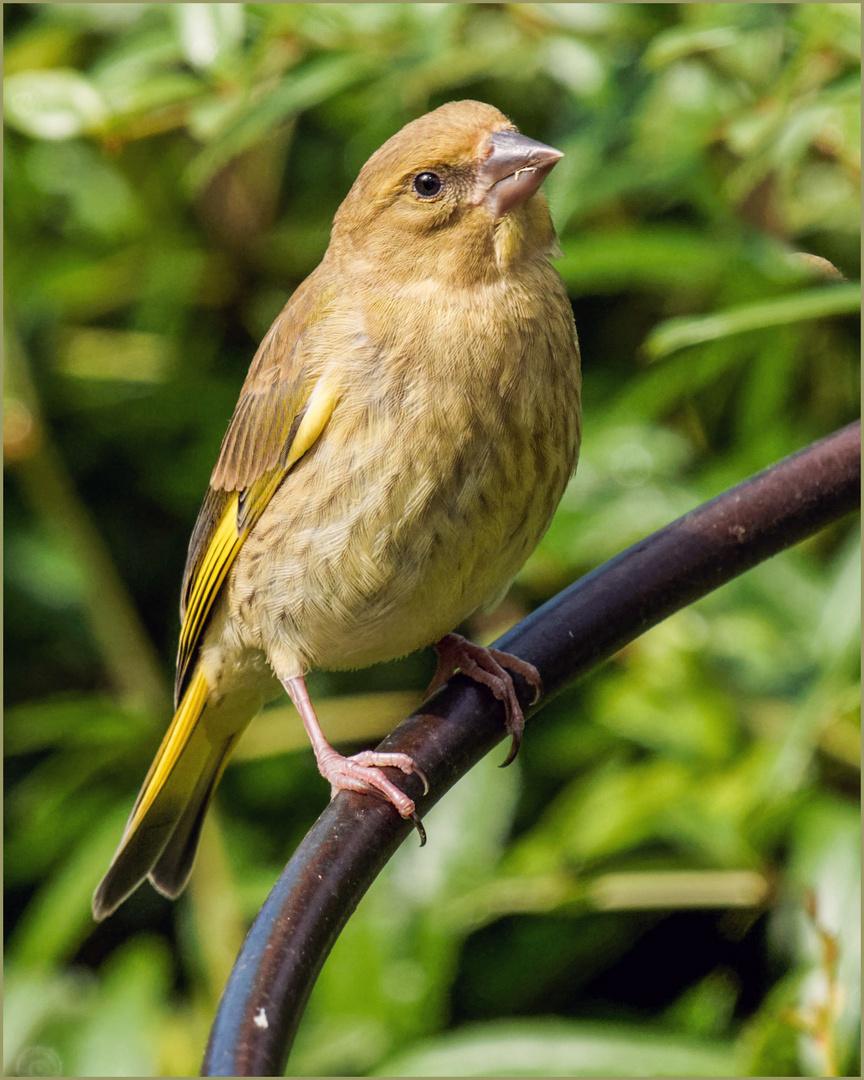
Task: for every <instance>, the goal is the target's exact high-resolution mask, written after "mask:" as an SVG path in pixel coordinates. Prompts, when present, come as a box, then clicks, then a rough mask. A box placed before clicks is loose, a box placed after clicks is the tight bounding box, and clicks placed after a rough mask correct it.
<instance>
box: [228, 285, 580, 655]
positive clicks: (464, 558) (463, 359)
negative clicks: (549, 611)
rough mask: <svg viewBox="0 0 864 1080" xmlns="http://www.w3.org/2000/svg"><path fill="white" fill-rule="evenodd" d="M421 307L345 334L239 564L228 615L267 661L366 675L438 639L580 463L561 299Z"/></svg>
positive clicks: (575, 365) (526, 540) (530, 532)
mask: <svg viewBox="0 0 864 1080" xmlns="http://www.w3.org/2000/svg"><path fill="white" fill-rule="evenodd" d="M556 277H557V275H556ZM562 293H563V289H562ZM564 301H565V304H566V296H565V297H564ZM426 307H427V309H429V310H427V311H426V313H425V314H423V313H421V312H420V311H417V312H416V315H415V317H414V318H413V319H409V320H408V322H407V324H405V323H403V333H402V335H401V337H399V339H398V340H397V341H393V340H386V335H384V337H385V340H384V341H383V342H381V343H380V344H378V346H377V347H376V348H374V349H370V348H369V347H368V342H369V337H366V340H365V344H364V345H363V347H361V346H360V340H359V339H360V337H361V336H363V335H359V336H358V346H357V348H356V350H353V352H354V355H352V356H349V357H345V358H343V364H344V367H343V369H342V372H341V385H342V392H341V396H340V398H339V402H338V404H337V406H336V408H335V409H334V412H333V414H332V416H331V418H330V420H329V422H328V424H327V427H326V428H325V430H324V432H323V434H322V436H321V438H320V439H319V440H318V442H317V443H316V444H315V446H314V447H313V448H312V450H311V451H310V452H309V453H308V454H307V455H306V456H305V457H304V458H303V459H301V461H300V462H299V463H298V465H297V466H296V467H295V469H294V470H292V472H291V473H290V474H289V475H288V477H287V478H286V480H285V481H284V482H283V484H282V485H281V487H280V488H279V490H278V491H277V493H276V495H275V496H274V497H273V499H272V500H271V503H270V505H269V506H268V507H267V509H266V510H265V511H264V513H263V514H262V516H261V518H260V520H259V522H258V523H257V525H256V526H255V528H254V530H253V532H252V533H251V534H250V536H249V538H248V540H247V541H246V544H245V545H244V547H243V549H242V550H241V553H240V555H239V556H238V559H237V563H236V565H235V568H234V571H233V573H232V578H231V581H230V588H229V592H230V604H231V608H232V614H233V616H234V617H235V618H236V619H237V620H238V625H242V626H243V627H244V628H245V632H246V633H247V635H248V638H249V643H250V644H255V645H256V646H257V647H261V648H263V649H264V650H265V652H268V654H270V655H271V659H272V657H273V656H274V655H278V656H281V657H287V656H289V655H294V656H296V658H297V666H299V667H302V668H304V669H305V668H306V667H310V666H315V667H324V668H352V667H362V666H365V665H366V664H369V663H373V662H376V661H378V660H385V659H390V658H393V657H396V656H400V655H404V654H406V653H408V652H411V651H413V650H414V649H416V648H419V647H421V646H423V645H428V644H430V643H432V642H433V641H435V640H437V639H438V638H440V637H442V636H443V635H444V634H445V633H447V632H448V631H450V630H452V629H454V627H455V626H456V625H457V624H458V623H459V622H461V621H462V620H463V619H465V618H466V617H467V616H468V615H469V614H470V613H471V612H472V611H474V610H476V609H477V608H478V607H480V606H482V605H484V604H486V603H488V602H489V601H490V600H491V599H493V598H494V597H495V596H496V595H498V594H499V593H500V592H501V589H502V587H504V586H505V585H506V583H507V582H508V581H509V580H510V579H511V578H512V577H513V576H514V575H515V573H516V572H517V571H518V570H519V568H520V567H521V566H522V564H523V563H524V561H525V559H526V558H527V557H528V555H529V554H530V553H531V551H532V550H533V548H534V546H535V545H536V544H537V542H538V541H539V539H540V537H541V536H542V534H543V532H544V531H545V529H546V527H547V526H548V524H549V521H550V520H551V517H552V514H553V513H554V510H555V507H556V506H557V504H558V501H559V500H560V497H561V494H562V493H563V490H564V487H565V485H566V483H567V480H568V479H569V477H570V475H571V474H572V471H573V469H574V468H575V463H576V455H577V453H578V445H579V433H580V418H579V360H578V351H577V348H576V345H575V337H574V331H573V323H572V315H571V314H570V309H569V304H566V307H562V306H561V305H560V304H557V305H553V308H552V310H551V311H545V312H543V313H542V317H538V315H537V313H535V312H532V311H530V310H527V309H526V307H525V305H522V308H521V309H520V306H519V304H518V303H517V304H516V305H515V317H514V311H513V310H511V311H510V313H509V316H508V320H507V321H506V322H505V321H502V320H501V319H500V318H499V320H498V321H497V322H496V320H495V319H494V318H490V316H489V312H488V311H487V310H485V309H483V311H482V314H481V315H480V316H479V317H473V318H472V317H469V315H470V311H471V307H470V305H469V306H468V308H467V310H468V312H469V315H466V312H465V310H462V312H461V315H460V316H459V317H458V318H456V316H455V315H454V314H453V311H452V306H451V310H450V311H449V316H450V317H451V319H453V318H455V319H456V325H454V324H453V322H451V323H450V325H449V326H448V325H447V312H445V313H444V315H443V316H442V312H441V310H440V306H439V310H437V311H435V310H434V308H435V305H432V304H429V303H428V302H427V304H426ZM457 314H458V312H457ZM403 316H404V309H403ZM373 340H374V339H373ZM379 341H380V339H379Z"/></svg>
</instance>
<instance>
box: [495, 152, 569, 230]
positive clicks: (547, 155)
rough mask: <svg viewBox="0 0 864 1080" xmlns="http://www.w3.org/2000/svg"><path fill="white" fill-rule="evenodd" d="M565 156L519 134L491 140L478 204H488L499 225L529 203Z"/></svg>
mask: <svg viewBox="0 0 864 1080" xmlns="http://www.w3.org/2000/svg"><path fill="white" fill-rule="evenodd" d="M562 157H564V155H563V154H562V153H561V151H560V150H555V149H553V147H551V146H546V145H545V143H541V142H536V141H535V140H534V139H528V138H526V137H525V136H524V135H520V134H519V132H518V131H495V132H493V134H492V135H490V136H489V156H488V157H487V158H486V160H485V161H484V162H483V164H482V165H481V166H480V168H479V170H478V172H477V188H476V193H477V194H476V201H477V202H478V203H480V202H485V203H486V205H487V206H488V207H489V208H490V210H491V211H492V214H493V216H494V218H495V220H496V221H499V220H500V219H501V218H502V217H504V215H505V214H506V213H508V212H509V211H510V210H512V209H513V207H514V206H518V205H519V203H523V202H525V200H526V199H530V198H531V196H532V195H533V194H534V192H535V191H536V190H537V188H539V187H540V185H541V184H542V183H543V181H544V180H545V179H546V177H547V176H548V174H549V173H550V172H551V171H552V169H553V168H554V166H555V165H556V163H557V162H559V161H560V160H561V158H562Z"/></svg>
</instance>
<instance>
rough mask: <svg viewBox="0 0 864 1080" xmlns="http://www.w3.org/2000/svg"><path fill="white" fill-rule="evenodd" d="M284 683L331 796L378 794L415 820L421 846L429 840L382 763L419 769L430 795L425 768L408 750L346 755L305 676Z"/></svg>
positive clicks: (410, 770) (405, 769) (408, 771)
mask: <svg viewBox="0 0 864 1080" xmlns="http://www.w3.org/2000/svg"><path fill="white" fill-rule="evenodd" d="M283 686H284V687H285V689H286V690H287V691H288V695H289V696H290V698H291V700H292V701H293V702H294V705H295V706H296V708H297V711H298V712H299V713H300V717H301V719H302V720H303V726H304V727H305V728H306V732H307V734H308V735H309V738H310V740H311V741H312V749H313V750H314V751H315V760H316V761H317V762H318V771H319V772H320V773H321V775H322V776H323V777H324V779H325V780H328V781H329V782H330V798H331V799H332V798H333V797H334V796H335V795H336V793H337V792H339V791H359V792H361V793H362V794H364V795H375V796H377V798H379V799H383V800H384V801H385V802H389V803H391V804H392V805H393V806H395V807H396V809H397V810H398V811H399V813H400V814H401V815H402V817H403V818H410V819H411V821H412V822H413V823H414V828H415V829H416V830H417V832H418V833H419V834H420V846H421V847H422V846H423V845H424V844H425V843H426V833H425V831H424V829H423V826H422V825H421V823H420V816H419V814H418V813H417V811H416V810H415V809H414V802H413V800H412V799H409V798H408V796H407V795H406V794H405V792H404V791H401V790H400V789H399V788H398V787H396V785H395V784H394V783H393V782H392V780H388V778H387V777H386V776H385V775H384V773H383V772H382V771H381V769H382V767H385V768H386V767H387V766H390V767H391V768H394V769H401V770H402V772H403V773H406V774H407V775H410V774H411V773H416V774H417V775H418V776H419V777H420V779H421V780H422V781H423V794H424V795H428V793H429V781H428V780H427V779H426V774H425V773H424V772H423V771H422V769H420V768H418V766H417V765H415V764H414V761H413V759H412V758H410V757H409V756H408V755H407V754H398V753H388V752H386V751H379V750H364V751H363V752H362V753H360V754H355V755H354V756H353V757H350V758H346V757H343V756H342V755H341V754H340V753H339V752H338V751H336V750H334V749H333V747H332V746H331V745H330V743H328V742H327V740H326V739H325V738H324V734H323V732H322V731H321V725H320V724H319V723H318V717H317V716H316V715H315V710H314V709H313V708H312V702H311V701H310V700H309V693H308V691H307V689H306V680H305V679H304V678H303V676H302V675H296V676H294V677H293V678H291V679H284V680H283Z"/></svg>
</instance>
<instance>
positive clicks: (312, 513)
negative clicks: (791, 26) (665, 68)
mask: <svg viewBox="0 0 864 1080" xmlns="http://www.w3.org/2000/svg"><path fill="white" fill-rule="evenodd" d="M560 156H561V155H560V154H559V153H558V152H557V151H554V150H551V149H550V148H549V147H545V146H543V145H542V144H540V143H535V142H533V141H532V140H530V139H526V138H524V137H523V136H521V135H519V134H518V133H517V132H516V130H515V128H514V127H513V125H512V124H511V123H510V122H509V121H508V120H507V118H506V117H504V116H503V115H502V114H501V113H500V112H498V110H497V109H494V108H492V107H491V106H489V105H484V104H482V103H480V102H475V101H463V102H454V103H451V104H449V105H445V106H443V107H442V108H440V109H436V110H435V111H434V112H431V113H429V114H427V115H426V116H423V117H420V119H418V120H415V121H414V122H413V123H411V124H408V125H407V126H406V127H405V128H403V129H402V130H401V131H400V132H398V133H397V134H396V135H394V136H393V138H391V139H390V140H388V142H386V143H385V144H384V146H382V147H381V149H380V150H378V151H377V152H376V153H375V154H373V155H372V157H371V158H370V159H369V161H368V162H367V163H366V165H365V166H364V167H363V169H362V170H361V172H360V175H359V176H358V178H357V181H356V182H355V184H354V185H353V187H352V188H351V191H350V192H349V193H348V195H347V197H346V199H345V201H344V202H343V204H342V206H341V207H340V208H339V210H338V212H337V214H336V218H335V220H334V225H333V233H332V238H331V242H330V246H329V248H328V249H327V253H326V254H325V256H324V258H323V260H322V262H321V264H320V266H319V267H318V268H317V269H316V270H315V271H314V272H313V273H312V274H311V275H310V276H309V277H308V278H307V279H306V281H305V282H303V284H302V285H301V286H300V287H299V288H298V289H297V291H296V292H295V293H294V295H293V296H292V297H291V299H290V301H289V302H288V304H287V305H286V307H285V309H284V311H283V312H282V314H281V315H280V316H279V317H278V319H277V320H276V322H275V323H274V324H273V326H272V327H271V329H270V331H269V332H268V334H267V336H266V337H265V339H264V341H263V342H262V343H261V346H260V348H259V349H258V352H257V353H256V355H255V358H254V360H253V361H252V365H251V367H250V369H249V374H248V375H247V378H246V382H245V383H244V385H243V389H242V391H241V394H240V400H239V402H238V405H237V409H236V411H235V413H234V417H233V419H232V421H231V424H230V425H229V428H228V431H227V433H226V435H225V439H224V441H223V444H222V449H221V452H220V455H219V460H218V461H217V463H216V467H215V469H214V471H213V476H212V478H211V482H210V491H209V492H208V494H207V497H206V498H205V501H204V505H203V507H202V510H201V514H200V515H199V519H198V523H197V525H196V527H195V530H194V533H193V536H192V541H191V544H190V548H189V559H188V562H187V567H186V574H185V576H184V581H183V589H182V603H181V614H182V617H183V625H182V630H181V638H180V648H179V653H178V668H177V685H176V691H177V703H178V709H177V713H176V715H175V718H174V721H173V722H172V725H171V727H170V728H169V731H168V733H167V735H166V737H165V740H164V741H163V744H162V746H161V747H160V750H159V752H158V754H157V757H156V760H155V761H154V763H153V766H152V767H151V770H150V773H149V774H148V777H147V779H146V780H145V783H144V787H143V788H142V791H141V794H140V795H139V798H138V802H137V803H136V805H135V808H134V809H133V811H132V816H131V817H130V820H129V823H128V824H127V827H126V832H125V833H124V836H123V839H122V841H121V844H120V848H119V849H118V852H117V854H116V855H115V857H114V861H113V862H112V864H111V867H110V868H109V870H108V873H107V874H106V876H105V878H104V880H103V882H102V884H101V885H100V886H99V889H98V890H97V892H96V895H95V897H94V914H95V915H96V917H97V918H102V917H104V916H105V915H107V914H109V913H110V912H111V911H112V910H113V909H114V908H115V907H116V906H117V905H118V904H119V903H120V902H122V900H123V899H124V898H125V897H126V896H127V895H128V894H129V893H130V892H131V891H132V890H133V889H134V888H135V887H136V886H137V885H138V883H139V882H140V881H141V880H142V879H143V877H144V876H145V875H149V876H150V879H151V881H152V882H153V883H154V885H155V886H156V887H157V888H158V889H160V891H162V892H164V893H165V894H166V895H169V896H176V895H177V894H178V893H179V892H180V890H181V889H182V888H183V885H184V884H185V882H186V879H187V877H188V874H189V871H190V870H191V866H192V861H193V857H194V852H195V847H196V844H197V840H198V834H199V831H200V826H201V821H202V819H203V815H204V812H205V811H206V807H207V804H208V802H209V799H210V797H211V795H212V793H213V790H214V788H215V786H216V784H217V783H218V780H219V777H220V776H221V773H222V769H223V768H224V765H225V762H226V761H227V758H228V755H229V754H230V752H231V750H232V749H233V747H234V745H235V744H236V741H237V739H238V738H239V736H240V735H241V734H242V732H243V730H244V728H245V727H246V725H247V724H248V723H249V721H250V720H251V718H252V717H253V716H254V715H255V713H256V712H257V711H258V709H259V708H260V707H261V704H262V703H263V702H264V700H266V699H267V698H268V697H272V696H273V695H274V694H276V693H278V692H279V684H280V683H281V684H282V686H284V688H285V689H286V690H287V691H288V693H289V694H290V695H291V697H292V699H293V700H294V702H295V704H296V705H297V707H298V709H299V711H300V713H301V716H302V718H303V721H304V724H305V726H306V728H307V731H308V732H309V735H310V738H311V740H312V744H313V748H314V750H315V754H316V758H317V760H318V765H319V768H320V770H321V772H322V774H323V775H324V776H325V777H326V778H327V779H328V780H330V782H331V788H332V791H333V792H334V793H335V792H336V791H337V790H339V789H341V788H350V789H352V790H356V791H363V792H367V793H371V794H377V795H379V796H380V797H383V798H385V799H388V800H389V801H390V802H392V803H393V804H394V806H395V807H396V809H397V810H398V811H399V812H400V813H401V814H402V815H403V816H405V817H409V816H410V817H414V818H415V820H416V815H415V812H414V805H413V803H412V802H411V800H410V799H408V797H407V796H406V795H405V794H404V793H403V792H402V791H400V789H399V788H398V787H397V786H396V785H394V784H393V783H392V782H391V781H390V780H389V779H388V778H387V777H386V775H385V774H384V773H383V772H381V771H380V768H379V767H380V766H381V765H394V766H396V767H397V768H399V769H401V770H402V771H403V772H412V771H418V772H419V769H417V767H416V765H415V764H414V763H413V762H412V761H411V760H410V759H409V758H407V757H406V756H405V755H394V754H383V755H382V754H375V753H372V752H367V753H365V754H361V755H357V756H356V757H355V758H352V759H346V758H343V757H341V756H340V755H338V754H337V753H336V751H334V750H333V749H332V748H331V747H330V746H329V745H328V744H327V743H326V741H325V740H324V736H323V734H322V733H321V730H320V728H319V727H318V724H317V720H316V719H315V715H314V712H313V710H312V706H311V703H310V702H309V698H308V696H307V694H306V688H305V682H304V676H305V674H306V672H307V671H308V670H309V669H310V668H314V667H318V668H325V669H348V668H359V667H363V666H366V665H368V664H372V663H375V662H378V661H382V660H388V659H393V658H395V657H398V656H403V655H405V654H406V653H408V652H411V651H413V650H414V649H418V648H421V647H423V646H426V645H432V644H434V645H435V646H436V648H437V649H438V652H439V658H440V663H439V671H438V674H437V676H436V679H435V681H434V682H433V687H434V686H437V685H440V683H441V682H443V681H446V678H447V677H449V674H451V673H452V671H453V670H455V669H456V668H461V669H462V670H463V671H465V672H466V673H467V674H470V675H472V676H473V677H475V678H477V679H478V680H479V681H481V682H484V683H486V684H487V685H489V686H490V687H491V689H492V690H493V692H494V693H495V694H496V695H497V696H498V697H500V698H501V699H502V700H503V701H504V703H505V706H506V709H507V714H508V727H509V729H510V730H511V732H512V734H513V736H514V751H515V747H516V746H518V738H519V736H520V733H521V727H522V723H523V719H522V714H521V711H520V709H519V705H518V702H517V701H516V698H515V694H514V692H513V686H512V680H511V679H510V677H509V675H508V674H507V672H506V670H504V668H506V667H508V666H509V667H510V668H511V669H512V670H518V671H520V672H522V673H523V674H525V675H526V676H527V677H528V678H529V679H530V680H531V681H533V682H534V683H535V685H536V686H538V689H539V677H538V676H537V673H536V672H535V671H534V669H533V668H531V667H530V665H526V664H524V663H523V662H521V661H518V660H517V659H516V658H515V657H507V656H503V655H502V654H492V653H490V652H489V651H488V650H483V649H480V648H479V647H478V646H472V645H471V644H470V643H469V642H466V641H465V640H464V639H462V638H460V637H458V635H455V634H452V633H451V631H452V630H453V628H454V627H455V626H457V625H458V624H459V623H460V622H462V621H463V620H464V619H465V618H466V617H467V616H468V615H470V614H471V613H472V612H473V611H475V610H476V609H478V608H479V607H483V606H489V605H491V604H493V603H494V602H495V601H496V600H497V599H498V597H500V596H501V595H502V594H503V592H504V591H505V590H506V588H507V586H508V584H509V582H510V581H511V580H512V578H513V576H514V575H515V574H516V573H517V571H518V570H519V568H520V567H521V566H522V564H523V563H524V562H525V560H526V558H527V557H528V555H529V554H530V553H531V551H532V550H533V549H534V547H535V546H536V544H537V542H538V541H539V540H540V537H541V536H542V535H543V533H544V532H545V530H546V528H547V527H548V525H549V522H550V520H551V518H552V515H553V513H554V511H555V508H556V506H557V504H558V502H559V500H560V498H561V495H562V493H563V491H564V487H565V485H566V484H567V481H568V479H569V478H570V476H571V475H572V473H573V470H574V469H575V467H576V460H577V455H578V450H579V440H580V433H581V420H580V374H579V352H578V346H577V343H576V333H575V328H574V325H573V317H572V313H571V310H570V305H569V302H568V300H567V295H566V292H565V290H564V286H563V283H562V282H561V279H560V278H559V276H558V274H557V273H556V272H555V270H554V269H553V268H552V267H551V266H550V264H549V262H548V256H549V255H550V254H553V253H554V252H555V250H556V241H555V233H554V229H553V227H552V221H551V219H550V216H549V211H548V208H547V205H546V201H545V198H544V196H543V195H542V193H541V192H540V191H539V190H538V189H539V185H540V183H541V182H542V179H543V177H544V176H545V175H546V174H547V173H548V172H549V170H550V169H551V168H552V167H553V165H554V164H555V162H556V161H557V160H558V158H559V157H560ZM502 661H503V664H502Z"/></svg>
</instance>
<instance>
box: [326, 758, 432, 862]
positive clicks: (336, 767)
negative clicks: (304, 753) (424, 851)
mask: <svg viewBox="0 0 864 1080" xmlns="http://www.w3.org/2000/svg"><path fill="white" fill-rule="evenodd" d="M316 757H317V761H318V771H319V772H320V773H321V775H322V776H323V777H324V779H325V780H327V781H329V783H330V798H331V799H332V798H334V797H335V796H336V795H337V793H338V792H340V791H359V792H362V794H364V795H375V796H376V797H377V798H379V799H384V801H385V802H389V803H391V804H392V805H393V806H395V807H396V809H397V810H398V811H399V813H400V814H401V816H402V817H403V818H410V819H411V821H412V822H413V823H414V827H415V828H416V829H417V831H418V833H419V834H420V846H421V847H422V846H423V844H425V843H426V833H425V831H424V829H423V826H422V825H421V823H420V817H419V816H418V814H417V811H416V810H415V809H414V801H413V800H412V799H409V798H408V796H407V795H406V794H405V792H404V791H402V790H401V789H400V788H398V787H396V785H395V784H394V783H393V782H392V781H391V780H389V779H388V778H387V776H386V775H385V774H384V773H383V772H382V771H381V768H382V766H384V767H387V766H389V767H390V768H394V769H401V771H402V772H403V773H405V774H406V775H410V774H411V773H416V774H417V776H419V777H420V779H421V780H422V781H423V794H424V795H426V794H428V792H429V781H428V780H427V779H426V776H425V774H424V773H423V771H422V770H421V769H420V768H418V766H417V765H415V764H414V761H413V760H412V758H410V757H409V756H408V755H407V754H397V753H387V752H384V751H378V750H363V751H362V752H361V753H359V754H354V755H353V757H350V758H346V757H343V756H342V755H341V754H339V753H337V751H335V750H334V749H333V748H332V747H331V746H328V747H327V749H326V750H324V751H322V752H321V753H319V754H317V755H316Z"/></svg>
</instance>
